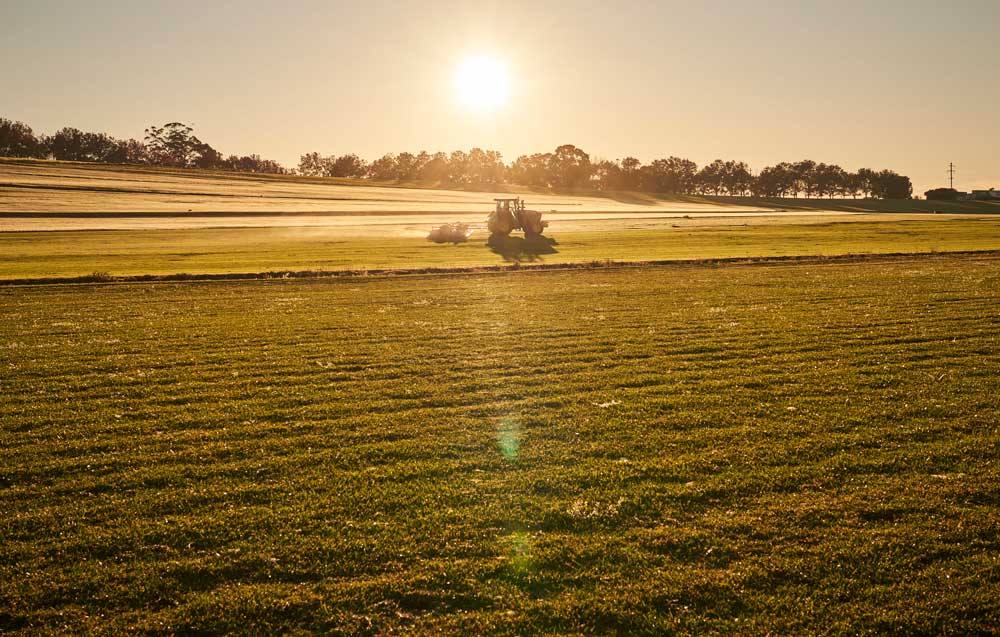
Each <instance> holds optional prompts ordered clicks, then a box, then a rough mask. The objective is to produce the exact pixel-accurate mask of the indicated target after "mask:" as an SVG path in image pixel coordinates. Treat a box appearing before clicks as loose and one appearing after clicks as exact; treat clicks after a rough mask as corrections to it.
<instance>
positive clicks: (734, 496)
mask: <svg viewBox="0 0 1000 637" xmlns="http://www.w3.org/2000/svg"><path fill="white" fill-rule="evenodd" d="M998 302H1000V260H997V259H985V258H955V257H948V256H932V257H925V258H922V259H893V260H883V261H877V260H872V261H869V262H866V263H856V264H850V265H843V264H841V265H819V264H810V265H800V266H779V265H771V266H766V267H764V266H756V267H746V266H741V267H733V266H727V267H692V266H689V267H665V268H645V269H631V270H599V271H587V272H574V273H565V272H562V273H560V272H550V273H526V272H521V273H509V274H497V275H476V276H451V277H425V278H420V277H401V278H390V279H369V280H364V279H352V280H340V281H311V282H310V281H269V282H265V281H259V282H248V283H235V282H226V283H198V284H162V285H110V286H101V285H93V286H54V287H51V286H50V287H36V288H10V287H8V288H0V368H2V369H3V374H0V401H2V408H0V409H2V413H3V420H2V426H0V507H2V509H3V511H4V515H3V516H0V538H2V540H0V632H4V633H5V634H20V633H24V634H37V633H39V632H47V633H52V634H67V635H70V634H74V635H75V634H85V633H86V634H122V633H126V632H143V633H148V634H164V635H166V634H194V633H197V634H222V633H226V632H240V633H258V634H276V633H295V632H296V631H300V632H309V633H313V632H320V633H332V634H387V633H389V632H392V631H397V632H398V631H402V632H406V633H407V634H507V635H524V634H540V633H560V634H615V633H617V634H632V635H663V634H747V635H760V634H861V635H867V634H927V635H929V634H987V633H990V632H991V631H993V630H995V628H996V626H997V625H1000V596H998V595H997V591H998V590H1000V566H998V564H1000V563H998V556H1000V540H998V533H1000V516H998V515H997V510H998V509H997V507H998V506H1000V502H998V498H997V494H998V493H1000V465H998V463H997V462H996V458H997V457H998V453H1000V449H998V443H1000V429H998V427H1000V422H998V416H997V410H996V407H997V403H996V397H997V395H1000V354H998V352H1000V343H998V334H1000V314H998V313H997V311H996V308H997V306H998Z"/></svg>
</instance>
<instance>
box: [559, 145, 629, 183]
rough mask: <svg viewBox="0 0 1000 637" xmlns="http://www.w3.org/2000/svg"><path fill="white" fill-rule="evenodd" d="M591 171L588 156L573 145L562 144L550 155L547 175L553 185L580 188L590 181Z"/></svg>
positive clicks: (591, 167)
mask: <svg viewBox="0 0 1000 637" xmlns="http://www.w3.org/2000/svg"><path fill="white" fill-rule="evenodd" d="M623 170H624V166H623ZM592 171H593V166H591V165H590V155H588V154H587V153H585V152H584V151H583V150H582V149H580V148H577V147H576V146H574V145H573V144H563V145H562V146H559V147H558V148H556V150H555V152H554V153H552V155H550V158H549V174H550V181H551V182H552V183H553V185H556V186H564V187H567V188H582V187H584V186H585V185H586V184H587V182H588V181H590V174H591V172H592Z"/></svg>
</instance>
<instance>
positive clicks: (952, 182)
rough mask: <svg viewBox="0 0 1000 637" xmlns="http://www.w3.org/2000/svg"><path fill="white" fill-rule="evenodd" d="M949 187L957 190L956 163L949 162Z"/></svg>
mask: <svg viewBox="0 0 1000 637" xmlns="http://www.w3.org/2000/svg"><path fill="white" fill-rule="evenodd" d="M948 187H949V188H951V189H952V190H954V189H955V163H954V162H948Z"/></svg>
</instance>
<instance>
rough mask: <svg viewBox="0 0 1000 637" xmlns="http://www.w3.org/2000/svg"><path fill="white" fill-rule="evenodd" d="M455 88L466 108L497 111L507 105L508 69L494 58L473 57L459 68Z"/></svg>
mask: <svg viewBox="0 0 1000 637" xmlns="http://www.w3.org/2000/svg"><path fill="white" fill-rule="evenodd" d="M455 88H456V89H457V91H458V99H459V101H460V102H461V103H462V104H463V105H464V106H467V107H469V108H473V109H476V110H479V111H495V110H497V109H499V108H501V107H503V106H504V105H505V104H506V103H507V95H508V92H509V87H508V83H507V69H505V68H504V67H503V65H502V64H501V63H500V62H498V61H497V60H495V59H493V58H490V57H486V56H477V57H471V58H469V59H467V60H465V62H463V63H462V65H461V66H459V67H458V73H457V74H456V75H455Z"/></svg>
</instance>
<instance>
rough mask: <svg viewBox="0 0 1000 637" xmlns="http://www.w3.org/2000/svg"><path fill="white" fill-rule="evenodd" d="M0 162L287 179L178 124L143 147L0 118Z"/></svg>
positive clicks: (160, 129)
mask: <svg viewBox="0 0 1000 637" xmlns="http://www.w3.org/2000/svg"><path fill="white" fill-rule="evenodd" d="M0 157H22V158H31V159H59V160H63V161H92V162H101V163H106V164H146V165H151V166H173V167H178V168H214V169H221V170H236V171H242V172H255V173H277V174H281V173H287V172H288V171H287V170H286V169H285V168H284V167H282V166H281V164H279V163H278V162H276V161H273V160H270V159H262V158H261V157H260V156H259V155H244V156H239V155H229V156H223V155H222V153H220V152H219V151H217V150H215V149H214V148H212V146H210V145H209V144H207V143H205V142H203V141H201V140H200V139H198V137H197V136H196V135H195V134H194V129H192V128H191V127H190V126H188V125H186V124H182V123H181V122H170V123H167V124H164V125H163V126H150V127H149V128H147V129H146V131H145V137H144V138H143V141H138V140H136V139H116V138H114V137H112V136H110V135H107V134H106V133H91V132H85V131H81V130H79V129H76V128H72V127H65V128H61V129H59V130H58V131H56V132H55V133H54V134H52V135H36V134H35V133H34V131H32V129H31V127H30V126H28V125H27V124H24V123H23V122H15V121H11V120H9V119H5V118H0Z"/></svg>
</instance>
